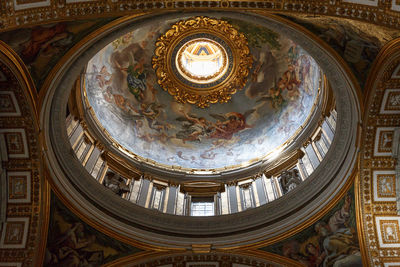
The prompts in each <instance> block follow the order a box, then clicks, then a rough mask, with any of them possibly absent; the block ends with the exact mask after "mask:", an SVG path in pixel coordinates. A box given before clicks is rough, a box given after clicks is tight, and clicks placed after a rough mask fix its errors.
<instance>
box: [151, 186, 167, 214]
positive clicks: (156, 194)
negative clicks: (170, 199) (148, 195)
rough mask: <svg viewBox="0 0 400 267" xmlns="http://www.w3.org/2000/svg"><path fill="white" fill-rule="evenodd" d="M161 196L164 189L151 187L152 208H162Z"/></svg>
mask: <svg viewBox="0 0 400 267" xmlns="http://www.w3.org/2000/svg"><path fill="white" fill-rule="evenodd" d="M163 196H164V189H163V190H159V189H157V188H154V187H153V197H152V200H151V207H152V208H153V209H156V210H161V209H162V202H163V201H162V200H163Z"/></svg>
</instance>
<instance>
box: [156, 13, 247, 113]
mask: <svg viewBox="0 0 400 267" xmlns="http://www.w3.org/2000/svg"><path fill="white" fill-rule="evenodd" d="M203 35H206V36H208V37H210V36H211V37H210V38H214V39H216V40H220V42H221V43H224V45H225V50H227V51H229V53H228V54H229V55H230V56H229V59H228V61H229V63H227V64H230V65H229V66H230V68H229V70H228V71H227V72H226V74H225V75H224V76H223V77H222V78H221V79H220V80H218V81H217V82H213V83H210V84H206V85H201V86H200V85H198V84H196V83H195V82H189V81H188V82H186V81H185V80H184V79H183V78H182V77H180V76H179V73H178V71H176V69H174V67H173V65H174V62H175V60H176V57H177V55H176V51H177V50H178V49H179V48H180V47H181V46H183V45H184V43H185V42H186V41H187V40H189V41H190V38H192V37H193V38H195V37H196V36H197V37H196V38H200V37H198V36H203ZM185 40H186V41H185ZM182 42H183V43H182ZM155 46H156V48H155V51H154V56H153V59H152V65H153V68H154V69H155V71H156V75H157V79H158V84H159V85H160V86H161V87H162V88H163V89H164V90H165V91H167V92H168V93H169V94H171V95H172V96H173V97H174V98H175V99H176V100H177V101H178V102H180V103H190V104H195V105H197V106H198V107H200V108H206V107H208V106H209V105H210V104H212V103H217V102H219V103H226V102H228V101H229V100H230V99H231V96H232V95H233V94H235V93H236V92H237V90H240V89H243V88H244V86H245V85H246V83H247V79H248V76H249V73H250V68H251V67H252V64H253V58H252V56H251V54H250V50H249V47H248V42H247V39H246V37H245V36H244V34H242V33H240V32H239V31H238V30H236V29H235V28H234V27H233V26H232V25H231V24H229V23H228V22H227V21H224V20H220V19H213V18H208V17H203V16H200V17H194V18H190V19H187V20H182V21H179V22H177V23H175V24H174V25H172V27H171V28H170V29H169V30H167V31H166V32H165V34H164V35H162V36H161V37H159V38H158V40H157V41H156V44H155ZM199 84H200V83H199Z"/></svg>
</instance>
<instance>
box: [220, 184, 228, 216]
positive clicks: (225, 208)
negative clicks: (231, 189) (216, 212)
mask: <svg viewBox="0 0 400 267" xmlns="http://www.w3.org/2000/svg"><path fill="white" fill-rule="evenodd" d="M228 213H229V204H228V193H227V192H226V190H225V192H222V193H221V214H228Z"/></svg>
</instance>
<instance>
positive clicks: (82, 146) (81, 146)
mask: <svg viewBox="0 0 400 267" xmlns="http://www.w3.org/2000/svg"><path fill="white" fill-rule="evenodd" d="M87 146H88V144H87V143H86V142H85V141H84V140H82V141H81V142H80V144H79V145H78V149H77V150H76V156H77V157H78V159H79V160H80V161H82V159H83V154H84V153H83V152H85V150H86V147H87Z"/></svg>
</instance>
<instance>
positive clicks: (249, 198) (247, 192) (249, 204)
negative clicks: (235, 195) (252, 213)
mask: <svg viewBox="0 0 400 267" xmlns="http://www.w3.org/2000/svg"><path fill="white" fill-rule="evenodd" d="M240 191H241V194H242V201H243V202H242V207H243V209H244V210H246V209H250V208H253V207H254V204H255V203H254V195H253V190H252V187H251V184H246V185H244V186H241V187H240Z"/></svg>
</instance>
